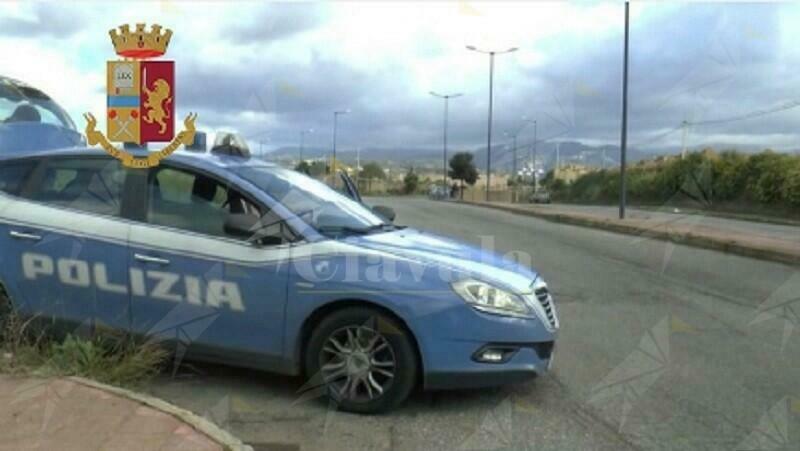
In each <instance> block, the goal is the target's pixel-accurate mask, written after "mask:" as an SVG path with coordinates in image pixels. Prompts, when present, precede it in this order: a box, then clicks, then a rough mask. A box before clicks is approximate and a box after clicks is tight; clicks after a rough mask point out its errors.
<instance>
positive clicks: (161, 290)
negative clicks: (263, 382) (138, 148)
mask: <svg viewBox="0 0 800 451" xmlns="http://www.w3.org/2000/svg"><path fill="white" fill-rule="evenodd" d="M143 191H144V192H145V193H146V194H145V199H143V200H145V205H146V206H145V209H144V210H145V211H144V216H143V218H141V219H142V221H141V223H140V224H136V225H134V226H133V228H132V230H131V237H130V243H131V250H130V257H129V258H130V265H131V289H132V290H131V292H132V302H133V328H134V330H135V331H136V332H138V333H140V334H144V335H148V336H154V337H158V338H160V339H164V340H170V341H174V342H176V343H177V345H178V351H180V352H188V353H189V354H194V355H197V356H200V357H202V358H206V359H211V360H222V361H229V360H232V359H241V360H240V362H241V363H244V364H245V365H252V366H273V363H275V360H277V359H280V358H281V355H282V354H281V350H282V345H283V341H282V340H283V338H282V337H283V328H284V324H283V322H284V309H285V304H286V289H287V283H288V282H287V268H286V266H287V265H285V264H282V263H284V262H283V260H284V259H285V255H287V254H288V249H289V244H288V243H284V242H283V241H282V240H279V241H277V242H276V241H274V240H273V241H271V242H263V243H256V242H252V241H248V240H247V239H246V238H239V237H235V236H230V235H228V234H227V233H226V232H225V227H224V224H225V221H226V219H227V216H228V214H230V213H237V214H244V213H247V214H253V215H257V216H264V218H268V217H269V216H270V214H269V212H267V211H265V209H264V207H263V206H261V205H258V204H256V203H255V202H253V201H252V200H251V199H252V198H251V197H249V196H247V194H246V193H244V192H243V191H242V190H239V189H237V188H236V187H233V186H228V184H226V183H225V182H224V181H223V180H220V179H219V178H216V177H214V176H211V175H209V174H206V173H204V172H201V171H197V170H195V169H192V168H189V167H183V166H179V165H177V166H176V165H175V164H174V163H170V164H162V165H161V166H160V167H158V168H154V169H152V170H151V171H150V173H149V175H148V177H147V180H146V188H145V189H144V190H143Z"/></svg>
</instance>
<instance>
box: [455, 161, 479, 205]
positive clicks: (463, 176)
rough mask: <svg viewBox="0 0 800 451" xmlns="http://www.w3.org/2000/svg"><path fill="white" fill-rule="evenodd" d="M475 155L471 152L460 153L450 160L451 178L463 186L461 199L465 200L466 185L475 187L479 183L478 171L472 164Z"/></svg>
mask: <svg viewBox="0 0 800 451" xmlns="http://www.w3.org/2000/svg"><path fill="white" fill-rule="evenodd" d="M473 157H474V155H472V154H471V153H469V152H459V153H457V154H455V155H453V157H452V158H450V171H449V175H450V178H451V179H453V180H459V181H460V184H461V189H460V190H459V191H460V192H461V196H460V197H461V199H463V198H464V183H466V184H467V185H470V186H472V185H474V184H475V182H477V181H478V169H476V168H475V163H473V162H472V159H473Z"/></svg>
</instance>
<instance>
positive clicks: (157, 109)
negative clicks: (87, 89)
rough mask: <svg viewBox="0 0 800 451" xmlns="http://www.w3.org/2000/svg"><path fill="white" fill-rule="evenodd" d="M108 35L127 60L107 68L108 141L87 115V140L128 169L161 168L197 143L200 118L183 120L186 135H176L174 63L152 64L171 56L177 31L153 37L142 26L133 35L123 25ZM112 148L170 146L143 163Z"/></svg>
mask: <svg viewBox="0 0 800 451" xmlns="http://www.w3.org/2000/svg"><path fill="white" fill-rule="evenodd" d="M109 35H110V36H111V42H112V44H113V45H114V50H115V51H116V53H117V54H118V55H119V56H121V57H123V59H122V60H117V61H109V62H108V63H107V67H106V86H107V88H106V95H107V115H106V135H103V134H102V133H101V132H99V131H97V130H96V129H95V127H96V125H97V120H96V119H95V118H94V116H92V114H90V113H86V114H85V115H84V116H85V118H86V121H87V126H86V137H87V140H88V141H89V144H90V145H95V144H100V145H101V146H102V147H103V149H105V150H106V152H108V153H109V154H111V155H112V156H114V157H116V158H119V159H120V160H122V162H123V164H125V165H126V166H128V167H138V168H146V167H152V166H156V165H157V164H158V163H159V161H161V160H162V159H163V158H166V157H167V156H169V155H170V154H171V153H172V152H174V151H175V150H176V149H177V148H178V146H180V145H181V144H184V145H190V144H191V143H192V142H193V140H194V134H195V128H194V121H195V119H196V118H197V116H196V115H194V114H191V113H190V114H189V115H188V116H187V117H186V119H185V120H184V126H185V130H183V131H181V132H180V133H178V134H177V135H176V134H175V119H174V117H175V102H174V98H175V63H174V62H173V61H165V60H152V58H156V57H160V56H162V55H163V54H164V53H165V52H166V50H167V46H168V45H169V41H170V38H171V37H172V31H171V30H169V29H162V28H161V26H160V25H155V24H154V25H152V27H151V28H150V30H149V31H148V30H146V29H145V25H144V24H137V25H136V29H135V30H133V31H132V30H131V29H130V27H129V26H128V25H122V26H120V27H119V29H118V30H116V29H115V30H110V31H109ZM111 142H118V143H134V144H145V143H149V142H169V144H168V145H167V146H166V147H165V148H164V149H162V150H161V151H159V152H154V153H151V154H150V155H148V156H147V157H146V158H142V157H134V156H133V155H132V154H130V153H128V152H126V151H124V150H121V149H117V148H115V147H114V146H113V145H112V144H111Z"/></svg>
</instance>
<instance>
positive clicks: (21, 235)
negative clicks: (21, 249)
mask: <svg viewBox="0 0 800 451" xmlns="http://www.w3.org/2000/svg"><path fill="white" fill-rule="evenodd" d="M8 234H9V235H11V237H12V238H16V239H18V240H30V241H41V240H42V237H41V236H40V235H34V234H32V233H23V232H17V231H16V230H12V231H10V232H8Z"/></svg>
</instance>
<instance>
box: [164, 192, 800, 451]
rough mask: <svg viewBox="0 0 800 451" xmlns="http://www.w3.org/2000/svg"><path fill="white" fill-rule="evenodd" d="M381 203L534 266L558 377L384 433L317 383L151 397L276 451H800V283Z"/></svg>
mask: <svg viewBox="0 0 800 451" xmlns="http://www.w3.org/2000/svg"><path fill="white" fill-rule="evenodd" d="M369 202H371V203H373V204H384V205H389V206H392V207H394V208H395V209H396V211H397V213H398V218H397V222H398V223H400V224H406V225H410V226H413V227H416V228H420V229H425V230H429V231H432V232H436V233H439V234H442V235H447V236H451V237H456V238H460V239H463V240H467V241H470V242H473V243H476V244H481V243H483V245H486V246H489V245H490V244H491V245H492V246H494V248H495V249H496V250H497V251H498V252H501V253H507V252H510V251H517V252H518V253H520V254H521V255H528V256H530V261H531V264H532V265H533V267H535V268H536V269H538V270H539V271H540V272H541V273H542V274H543V275H544V277H545V278H546V280H547V281H548V282H549V284H550V287H551V290H552V291H553V292H554V293H555V296H556V300H557V303H558V308H559V314H560V317H561V325H562V329H561V331H560V336H559V341H558V344H557V350H556V354H555V364H554V369H553V371H552V372H551V373H550V375H548V376H546V377H543V378H539V379H537V380H534V381H531V382H528V383H524V384H521V385H516V386H509V387H504V388H499V389H493V390H478V391H458V392H442V393H434V394H427V393H417V394H415V395H414V396H413V397H412V399H411V400H410V402H409V403H408V404H407V405H406V406H405V407H403V408H402V409H400V410H398V411H396V412H392V413H390V414H387V415H383V416H372V417H369V416H356V415H351V414H345V413H339V412H335V411H333V410H330V409H328V408H327V406H325V405H324V404H322V403H321V402H319V401H318V400H302V399H300V398H298V395H297V391H298V389H299V388H300V386H301V385H302V381H298V380H295V379H291V378H283V377H277V376H272V375H268V374H265V373H259V372H254V371H244V370H237V369H232V368H225V367H218V366H207V365H201V366H196V367H183V368H182V369H181V370H179V372H178V374H177V375H175V376H173V375H163V376H161V377H160V378H159V379H157V380H156V381H155V382H154V384H153V385H152V386H151V387H150V388H149V390H150V391H151V392H152V393H154V394H156V395H158V396H161V397H163V398H165V399H167V400H170V401H172V402H174V403H176V404H178V405H180V406H183V407H186V408H189V409H191V410H194V411H195V412H198V413H200V414H204V415H207V416H208V417H210V418H212V419H213V420H215V421H217V422H218V423H220V424H221V425H222V426H224V427H226V428H228V429H229V430H231V431H232V432H233V433H235V434H237V435H238V436H239V437H241V438H242V439H244V440H245V441H247V442H250V443H254V444H266V445H267V446H264V447H263V448H261V449H287V450H288V449H342V450H345V449H360V448H370V449H408V450H412V449H413V450H417V449H537V450H541V449H564V450H574V449H608V450H619V449H726V450H728V449H798V448H799V447H800V383H799V382H798V381H800V320H799V318H798V315H800V297H798V296H800V269H798V268H792V267H789V266H785V265H780V264H776V263H769V262H762V261H758V260H753V259H749V258H744V257H738V256H733V255H726V254H723V253H719V252H715V251H709V250H702V249H694V248H688V247H684V246H679V245H674V244H672V243H665V242H659V241H653V240H649V239H644V238H640V237H635V236H628V235H618V234H613V233H608V232H602V231H596V230H591V229H587V228H581V227H575V226H566V225H562V224H556V223H552V222H547V221H543V220H539V219H536V218H531V217H526V216H519V215H513V214H510V213H504V212H500V211H495V210H488V209H483V208H480V207H473V206H466V205H458V204H453V203H446V202H433V201H428V200H425V199H418V198H387V199H370V200H369ZM792 308H794V310H793V311H792V310H791V309H792ZM795 312H796V313H795ZM780 315H784V316H785V318H781V317H780ZM792 326H794V327H792Z"/></svg>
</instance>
